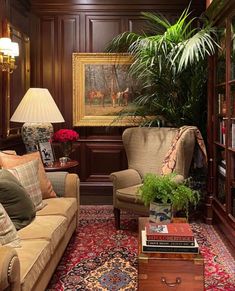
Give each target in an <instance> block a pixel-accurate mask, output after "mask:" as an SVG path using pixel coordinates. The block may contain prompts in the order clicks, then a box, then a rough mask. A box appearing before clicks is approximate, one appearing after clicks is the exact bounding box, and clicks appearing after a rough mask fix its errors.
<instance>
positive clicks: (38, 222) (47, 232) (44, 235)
mask: <svg viewBox="0 0 235 291" xmlns="http://www.w3.org/2000/svg"><path fill="white" fill-rule="evenodd" d="M67 227H68V220H67V219H66V218H65V217H64V216H59V215H51V216H49V215H48V216H46V215H45V216H37V215H36V218H35V219H34V221H33V222H32V223H30V224H29V225H27V226H26V227H24V228H22V229H21V230H19V231H18V234H19V237H20V239H21V240H28V239H45V240H48V241H50V247H51V252H53V251H54V250H55V248H56V246H57V245H58V243H59V241H60V240H61V238H62V237H63V236H64V234H65V233H66V229H67Z"/></svg>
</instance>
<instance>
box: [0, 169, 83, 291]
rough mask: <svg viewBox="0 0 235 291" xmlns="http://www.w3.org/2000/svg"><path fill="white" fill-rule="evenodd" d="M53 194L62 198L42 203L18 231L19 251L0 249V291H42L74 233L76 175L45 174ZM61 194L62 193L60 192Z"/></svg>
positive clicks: (77, 200)
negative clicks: (43, 204)
mask: <svg viewBox="0 0 235 291" xmlns="http://www.w3.org/2000/svg"><path fill="white" fill-rule="evenodd" d="M48 177H49V179H50V180H51V181H52V185H53V187H54V190H55V192H57V190H58V192H64V195H63V197H58V198H49V199H44V201H45V202H46V204H47V205H46V206H45V207H44V208H43V209H41V210H39V211H37V213H36V217H35V219H34V220H33V222H32V223H30V224H29V225H28V226H26V227H25V228H22V229H21V230H19V231H18V234H19V236H20V239H21V247H20V248H11V247H9V246H0V290H1V291H3V290H14V291H19V290H24V291H30V290H33V291H37V290H38V291H39V290H40V291H43V290H45V289H46V287H47V285H48V283H49V281H50V279H51V277H52V275H53V272H54V271H55V268H56V266H57V264H58V263H59V261H60V259H61V257H62V255H63V253H64V250H65V248H66V246H67V244H68V242H69V240H70V238H71V236H72V234H73V232H74V231H75V230H76V226H77V221H78V211H79V178H78V176H77V175H76V174H67V173H64V174H63V173H61V172H55V173H48ZM62 190H63V191H62Z"/></svg>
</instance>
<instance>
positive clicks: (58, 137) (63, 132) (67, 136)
mask: <svg viewBox="0 0 235 291" xmlns="http://www.w3.org/2000/svg"><path fill="white" fill-rule="evenodd" d="M78 138H79V134H78V133H77V132H76V131H74V130H72V129H60V130H58V131H57V132H55V133H54V135H53V140H54V141H58V142H74V141H76V140H78Z"/></svg>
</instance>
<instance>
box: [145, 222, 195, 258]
mask: <svg viewBox="0 0 235 291" xmlns="http://www.w3.org/2000/svg"><path fill="white" fill-rule="evenodd" d="M142 252H155V253H156V252H157V253H186V254H188V253H189V254H198V253H199V247H198V243H197V241H196V239H195V237H194V234H193V232H192V229H191V227H190V225H189V224H188V223H169V224H157V223H152V222H147V223H146V225H145V229H144V230H142Z"/></svg>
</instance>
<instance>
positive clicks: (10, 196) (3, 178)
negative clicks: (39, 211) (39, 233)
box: [0, 169, 36, 230]
mask: <svg viewBox="0 0 235 291" xmlns="http://www.w3.org/2000/svg"><path fill="white" fill-rule="evenodd" d="M0 203H1V204H2V205H3V207H4V208H5V210H6V212H7V214H8V215H9V217H10V219H11V221H12V222H13V224H14V225H15V228H16V229H17V230H19V229H21V228H23V227H25V226H26V225H28V224H29V223H30V222H31V221H32V220H33V219H34V217H35V215H36V210H35V206H34V204H33V202H32V200H31V199H30V197H29V195H28V193H27V192H26V190H25V189H24V187H23V186H22V185H21V184H20V183H19V181H18V180H17V179H16V178H15V177H14V175H13V174H11V173H10V172H9V171H7V170H5V169H2V170H0Z"/></svg>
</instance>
